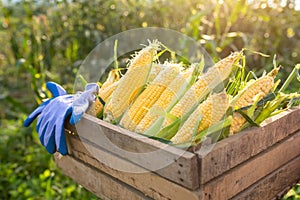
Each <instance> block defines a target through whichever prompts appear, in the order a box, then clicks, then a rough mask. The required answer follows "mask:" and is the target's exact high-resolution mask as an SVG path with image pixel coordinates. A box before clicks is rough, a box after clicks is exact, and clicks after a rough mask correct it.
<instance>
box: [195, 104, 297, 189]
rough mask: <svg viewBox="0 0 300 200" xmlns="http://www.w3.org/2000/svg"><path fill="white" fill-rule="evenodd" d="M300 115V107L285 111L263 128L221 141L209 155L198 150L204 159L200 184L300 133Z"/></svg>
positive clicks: (248, 130)
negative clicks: (297, 132)
mask: <svg viewBox="0 0 300 200" xmlns="http://www.w3.org/2000/svg"><path fill="white" fill-rule="evenodd" d="M299 116H300V108H299V107H298V108H294V109H291V110H288V111H285V112H282V113H280V114H278V115H276V116H274V117H272V118H270V119H267V120H266V121H265V122H264V123H263V124H262V127H259V128H249V129H247V130H245V131H242V132H240V133H238V134H236V135H233V136H231V137H229V138H226V139H224V140H222V141H220V142H218V143H217V144H215V146H212V147H211V148H212V150H211V151H209V152H208V153H207V151H205V148H201V149H200V150H198V151H196V153H197V154H198V155H199V158H200V160H201V161H200V164H201V166H200V169H201V172H200V173H199V174H201V176H200V177H199V178H200V180H199V182H200V185H203V184H204V183H206V182H208V181H209V180H211V179H213V178H215V177H218V176H219V175H221V174H223V173H224V172H226V171H228V170H230V169H231V168H233V167H235V166H237V165H239V164H240V163H242V162H244V161H246V160H248V159H250V158H251V157H253V156H255V155H257V154H259V153H260V152H262V151H264V150H266V149H268V148H269V147H271V146H272V145H274V144H276V143H277V142H279V141H282V140H283V139H284V138H286V137H288V136H289V135H290V134H293V133H294V132H296V131H297V130H300V117H299Z"/></svg>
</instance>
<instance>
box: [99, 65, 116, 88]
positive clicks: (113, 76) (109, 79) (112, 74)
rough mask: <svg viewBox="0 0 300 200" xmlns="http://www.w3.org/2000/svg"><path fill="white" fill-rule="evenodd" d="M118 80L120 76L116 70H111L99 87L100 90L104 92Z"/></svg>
mask: <svg viewBox="0 0 300 200" xmlns="http://www.w3.org/2000/svg"><path fill="white" fill-rule="evenodd" d="M119 79H120V74H119V73H118V71H117V70H115V69H113V70H111V71H110V72H109V74H108V77H107V79H106V80H105V82H104V83H103V84H102V86H101V90H104V89H105V88H107V87H108V86H110V85H111V84H113V83H114V82H116V81H118V80H119Z"/></svg>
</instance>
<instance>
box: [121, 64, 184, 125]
mask: <svg viewBox="0 0 300 200" xmlns="http://www.w3.org/2000/svg"><path fill="white" fill-rule="evenodd" d="M179 72H180V65H178V64H169V65H168V66H167V67H165V68H164V70H163V71H161V72H160V73H159V74H158V76H157V77H156V78H155V79H154V80H153V81H152V82H151V83H150V84H149V85H148V86H147V87H146V89H145V90H144V91H143V92H142V93H141V94H140V95H139V96H138V97H137V99H136V100H135V101H134V103H133V104H132V106H131V107H130V108H129V110H128V111H127V112H126V113H125V114H124V116H123V117H122V119H121V122H120V125H121V126H123V127H124V128H126V129H128V130H131V131H134V129H135V128H136V126H137V125H138V123H139V122H140V121H141V120H142V118H143V117H144V116H145V115H146V114H147V112H148V110H149V108H150V107H151V106H152V105H153V104H154V103H155V102H156V101H157V100H158V98H159V97H160V96H161V94H162V93H163V92H164V90H165V89H166V88H167V87H168V85H169V84H170V83H171V82H172V80H173V79H174V78H175V77H176V76H177V75H178V74H179Z"/></svg>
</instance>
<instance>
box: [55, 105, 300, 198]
mask: <svg viewBox="0 0 300 200" xmlns="http://www.w3.org/2000/svg"><path fill="white" fill-rule="evenodd" d="M76 129H77V130H76ZM77 132H78V133H79V134H77ZM66 133H67V134H66V136H67V142H68V148H69V155H68V156H64V157H63V158H60V159H59V158H58V157H57V156H56V157H55V160H56V163H57V165H58V166H59V167H60V168H61V169H62V171H63V173H65V174H66V175H67V176H69V177H71V178H72V179H74V180H75V181H76V182H78V183H79V184H81V185H82V186H84V187H85V188H87V189H88V190H90V191H91V192H93V193H94V194H96V195H97V196H99V197H100V198H102V199H118V200H119V199H172V200H173V199H178V200H181V199H189V200H193V199H195V200H197V199H212V200H218V199H220V200H223V199H278V198H279V197H280V196H281V195H282V194H283V192H284V191H286V190H287V189H288V188H289V187H291V186H292V185H293V184H294V183H296V181H298V180H299V179H300V108H294V109H291V110H288V111H285V112H283V113H281V114H279V115H276V116H275V117H272V118H270V119H268V120H266V121H265V122H264V123H263V124H262V126H261V127H259V128H257V127H253V128H249V129H247V130H245V131H242V132H241V133H239V134H236V135H234V136H231V137H229V138H226V139H224V140H222V141H220V142H217V143H216V144H215V145H214V146H213V148H212V149H211V151H208V152H207V151H205V148H209V147H211V146H210V145H207V146H206V147H205V148H200V149H198V150H195V151H185V150H182V149H179V148H175V147H173V146H170V145H167V144H163V143H161V142H159V141H155V140H152V139H149V138H147V137H144V136H142V135H139V134H135V133H132V132H130V131H127V130H124V129H122V128H120V127H117V126H114V125H111V124H109V123H106V122H104V121H102V120H99V119H97V118H95V117H93V116H90V115H85V116H84V117H83V119H82V120H81V121H80V122H79V124H78V126H76V128H75V127H72V126H69V125H68V126H67V127H66ZM70 133H73V134H70ZM125 151H127V152H131V154H133V155H147V156H145V157H143V156H136V157H135V156H133V157H128V155H127V154H124V152H125ZM149 152H155V153H153V155H151V156H150V157H149V156H148V154H151V153H149ZM95 155H97V156H95ZM164 161H168V162H170V163H171V164H169V165H167V166H165V167H164V168H162V169H158V170H156V169H155V167H156V166H155V163H158V162H164ZM118 166H122V168H123V169H125V168H126V169H130V171H131V172H128V171H127V170H119V168H118ZM133 171H136V172H140V173H132V172H133Z"/></svg>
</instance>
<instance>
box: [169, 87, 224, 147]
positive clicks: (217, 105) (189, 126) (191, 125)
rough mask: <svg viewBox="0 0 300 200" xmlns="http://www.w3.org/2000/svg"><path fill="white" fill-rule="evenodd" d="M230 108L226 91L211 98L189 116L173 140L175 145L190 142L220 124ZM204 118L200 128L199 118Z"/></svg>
mask: <svg viewBox="0 0 300 200" xmlns="http://www.w3.org/2000/svg"><path fill="white" fill-rule="evenodd" d="M228 107H229V100H228V97H227V94H226V92H225V91H223V92H221V93H218V94H213V95H211V96H209V97H208V98H207V99H206V100H205V101H204V102H203V103H201V104H199V106H198V107H197V108H196V109H195V111H194V112H193V113H192V114H191V115H190V116H189V118H188V119H187V120H186V121H185V123H184V124H183V125H182V127H181V128H180V129H179V130H178V132H177V133H176V135H175V136H174V137H173V138H172V139H171V141H172V142H173V143H174V144H179V143H184V142H187V141H189V140H190V139H191V138H192V136H193V133H194V132H195V130H196V133H198V132H200V131H202V130H204V129H206V128H208V127H210V126H212V125H214V124H216V123H217V122H219V121H220V120H221V119H222V117H223V116H224V114H225V113H226V111H227V109H228ZM200 117H202V119H201V121H200V123H199V126H198V127H197V125H198V121H199V118H200Z"/></svg>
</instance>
